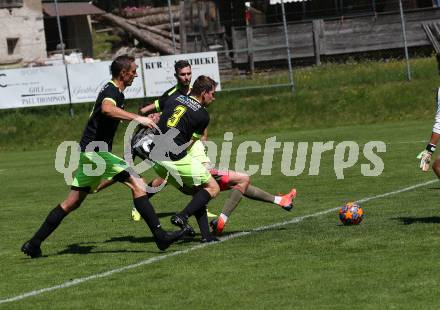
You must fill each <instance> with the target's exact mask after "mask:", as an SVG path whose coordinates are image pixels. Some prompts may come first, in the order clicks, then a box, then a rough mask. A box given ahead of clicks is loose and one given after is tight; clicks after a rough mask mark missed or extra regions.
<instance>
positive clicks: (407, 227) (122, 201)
mask: <svg viewBox="0 0 440 310" xmlns="http://www.w3.org/2000/svg"><path fill="white" fill-rule="evenodd" d="M431 126H432V123H431V121H430V120H424V121H406V120H405V121H401V122H384V123H381V124H365V125H346V126H338V125H336V126H333V127H328V128H318V129H295V130H288V129H280V130H277V129H275V130H273V131H270V130H268V129H266V130H264V132H262V131H258V130H256V132H254V133H244V134H243V135H240V136H238V135H237V136H236V138H235V139H234V146H233V151H234V150H236V149H237V146H238V144H239V143H240V142H241V141H244V140H256V141H259V142H260V143H261V144H264V140H265V139H267V138H268V137H271V136H276V137H277V140H278V141H294V142H300V141H302V142H313V141H322V142H326V141H335V144H336V143H338V142H340V141H355V142H357V143H358V144H359V145H360V147H361V150H362V148H363V145H364V144H365V143H366V142H368V141H372V140H380V141H384V142H385V143H386V144H387V151H386V153H380V154H379V156H380V157H381V158H382V160H383V162H384V171H383V173H382V174H381V175H380V176H377V177H365V176H363V175H362V174H361V164H368V163H369V162H368V160H366V159H365V157H364V156H363V155H362V153H361V154H360V156H359V161H358V162H357V164H356V165H354V166H353V167H351V168H348V169H346V170H345V171H344V175H345V178H344V179H342V180H337V179H336V176H335V172H334V158H333V156H334V150H333V151H328V152H326V153H324V154H323V157H322V160H321V166H320V173H319V175H318V176H309V175H308V173H307V172H308V168H309V164H310V159H309V158H308V160H307V162H306V169H305V172H304V173H303V174H301V175H299V176H297V177H286V176H284V175H283V174H282V173H281V168H280V161H281V152H276V153H275V159H274V165H273V167H272V175H270V176H261V175H260V174H259V173H257V174H256V175H254V176H252V182H253V184H255V185H257V186H260V187H262V188H264V189H266V190H268V191H270V192H274V193H276V192H279V191H281V192H286V191H287V190H289V188H290V187H291V186H295V187H296V188H297V189H298V197H297V200H296V208H295V209H294V210H293V211H292V212H290V213H289V212H285V211H284V210H281V209H280V208H279V207H276V206H273V205H269V204H264V203H261V202H255V201H251V200H243V201H242V202H241V204H240V206H239V207H238V208H237V210H236V211H235V213H234V214H233V215H232V217H231V219H230V222H229V223H228V226H227V228H226V232H225V235H224V237H225V240H224V242H221V243H217V244H210V245H209V246H200V243H199V242H198V237H196V239H195V240H185V241H184V242H179V243H178V244H175V245H172V246H171V247H170V248H169V249H168V250H167V251H166V252H160V251H158V250H157V248H156V246H155V244H154V242H153V241H152V239H151V234H150V232H149V231H148V229H147V227H146V225H145V224H144V223H142V222H133V221H132V220H131V218H130V211H131V202H130V194H129V192H128V190H126V189H125V188H124V187H123V186H122V185H115V186H113V187H112V188H110V189H108V190H106V191H104V192H102V193H100V194H98V195H94V196H90V197H89V198H88V200H87V201H86V202H85V203H84V205H83V206H82V207H81V208H80V209H78V210H77V211H76V212H74V213H73V214H71V215H70V216H69V217H67V218H66V219H65V220H64V222H63V223H62V224H61V226H60V227H59V228H58V229H57V231H56V232H55V233H54V234H53V235H52V236H50V237H49V238H48V240H47V241H46V242H45V243H44V244H43V247H42V249H43V254H44V257H42V258H41V259H35V260H32V259H29V258H27V257H25V256H24V255H23V254H22V253H21V252H20V251H19V249H20V246H21V244H22V243H23V242H24V241H25V240H27V239H28V238H29V237H30V236H31V235H32V234H33V233H34V231H35V230H36V229H37V228H38V227H39V225H40V224H41V222H42V220H43V219H44V217H45V216H46V215H47V213H48V211H49V210H51V209H52V208H53V207H55V205H56V204H57V203H58V202H59V201H60V200H62V199H63V198H64V197H65V195H66V193H67V191H68V187H67V186H65V185H63V183H64V180H63V176H62V175H61V174H59V173H58V172H56V171H55V169H54V156H55V150H56V147H55V146H54V147H49V148H48V149H45V150H43V149H36V150H32V151H27V152H21V151H14V150H10V151H4V152H2V154H1V157H0V180H1V184H2V186H1V187H0V196H1V197H2V201H1V210H2V212H1V213H0V224H1V225H0V235H1V245H0V259H1V278H2V281H1V283H0V300H1V302H3V301H4V300H5V299H8V298H13V297H17V296H19V298H23V299H20V300H16V301H11V302H8V303H2V304H0V307H1V308H4V309H21V308H23V309H28V308H32V309H49V308H52V309H72V308H84V309H125V308H135V309H144V308H148V309H213V308H215V309H268V308H273V309H324V308H325V309H435V308H437V307H438V302H439V296H440V290H439V288H438V279H439V277H440V268H439V267H440V263H439V260H438V250H439V248H440V237H439V236H440V226H439V223H440V215H439V214H440V211H439V209H438V195H437V194H438V192H439V190H440V184H438V183H436V182H435V183H431V184H427V185H424V186H420V187H417V188H413V189H411V190H403V189H405V188H408V187H411V186H414V185H419V184H423V183H425V182H428V181H431V180H434V179H435V177H434V175H433V173H432V172H428V173H422V172H421V171H420V170H419V168H418V161H417V160H416V159H415V156H416V155H417V153H418V152H419V151H421V150H422V149H423V148H424V146H425V143H426V142H424V141H426V139H427V138H428V135H429V134H430V130H431ZM216 141H217V142H221V140H216ZM119 151H120V150H119ZM309 152H310V150H309ZM261 156H262V155H261V153H249V154H248V164H261V160H262V158H261ZM309 156H310V153H309ZM231 168H234V165H231ZM146 176H147V178H149V177H150V176H152V174H151V173H150V172H148V173H147V174H146ZM395 191H397V192H395ZM393 192H394V193H393ZM380 194H387V195H385V196H383V197H376V198H375V196H377V195H380ZM226 198H227V193H222V194H221V195H220V196H219V197H218V198H217V199H215V200H213V201H211V203H210V211H213V212H218V211H219V210H220V209H221V206H222V204H223V202H224V201H225V199H226ZM364 198H371V200H369V201H367V202H364V203H362V207H363V209H364V211H365V213H366V215H365V218H364V221H363V222H362V223H361V224H360V225H358V226H350V227H346V226H341V225H339V224H338V216H337V211H336V210H333V211H329V210H331V209H334V208H336V207H338V206H341V205H343V204H344V203H345V202H346V201H349V200H359V199H364ZM186 201H188V198H187V197H184V196H182V195H181V194H180V193H178V192H177V191H176V190H174V189H173V188H166V189H165V190H164V191H163V193H161V194H159V195H157V196H156V197H154V198H153V199H152V202H153V204H154V206H155V207H156V210H157V212H159V214H160V216H161V220H162V223H163V225H164V226H165V227H166V228H169V229H172V228H173V227H172V226H171V224H170V223H169V217H170V215H171V214H173V213H174V212H175V211H177V210H180V209H181V208H182V207H183V206H184V205H185V203H186ZM318 212H322V214H318ZM286 221H290V222H291V223H290V224H285V225H280V226H275V227H273V228H270V229H259V228H260V227H263V226H267V225H272V224H277V223H283V222H286ZM192 223H193V224H194V225H195V222H192ZM255 229H257V230H255ZM241 232H247V233H244V234H240V233H241ZM228 238H230V239H228ZM138 263H139V266H135V265H136V264H138ZM126 266H130V267H129V268H128V269H125V270H124V269H123V268H124V267H126ZM121 268H122V269H121ZM112 271H118V272H115V273H112ZM106 272H110V273H109V274H105V273H106ZM87 277H90V278H89V279H87ZM76 279H81V280H77V281H78V283H77V284H76V285H73V286H68V285H70V284H69V283H72V282H71V281H76ZM65 286H68V287H65ZM51 287H53V288H54V289H53V290H51V291H47V292H38V290H41V289H45V288H51ZM29 292H33V293H36V295H35V296H29V297H26V296H25V295H23V294H26V293H29Z"/></svg>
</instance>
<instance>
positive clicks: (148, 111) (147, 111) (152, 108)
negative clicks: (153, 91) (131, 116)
mask: <svg viewBox="0 0 440 310" xmlns="http://www.w3.org/2000/svg"><path fill="white" fill-rule="evenodd" d="M155 112H157V109H156V105H155V104H154V103H150V104H148V105H146V106H145V107H142V108H140V109H139V114H141V115H148V114H151V113H155Z"/></svg>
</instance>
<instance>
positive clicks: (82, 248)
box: [55, 243, 145, 255]
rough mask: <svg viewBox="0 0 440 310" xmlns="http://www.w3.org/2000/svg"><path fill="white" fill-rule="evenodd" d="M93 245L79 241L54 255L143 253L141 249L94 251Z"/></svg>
mask: <svg viewBox="0 0 440 310" xmlns="http://www.w3.org/2000/svg"><path fill="white" fill-rule="evenodd" d="M95 248H96V246H95V245H81V244H79V243H74V244H69V245H68V246H67V248H66V249H64V250H62V251H60V252H58V253H56V254H55V255H65V254H82V255H84V254H100V253H143V252H145V251H141V250H139V251H138V250H105V251H94V249H95Z"/></svg>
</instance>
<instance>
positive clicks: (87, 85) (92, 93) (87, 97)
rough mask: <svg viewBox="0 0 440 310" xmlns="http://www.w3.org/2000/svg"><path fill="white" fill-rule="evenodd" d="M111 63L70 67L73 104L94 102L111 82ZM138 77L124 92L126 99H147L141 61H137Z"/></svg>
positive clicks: (104, 62)
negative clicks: (103, 88)
mask: <svg viewBox="0 0 440 310" xmlns="http://www.w3.org/2000/svg"><path fill="white" fill-rule="evenodd" d="M110 64H111V61H102V62H95V63H82V64H74V65H68V66H67V69H68V72H69V82H70V93H71V96H72V102H73V103H79V102H94V101H95V100H96V97H97V96H98V93H99V91H100V90H101V88H102V87H103V86H104V85H105V84H107V82H108V81H110V80H111V73H110ZM136 64H137V65H138V71H137V74H138V77H137V78H135V79H134V81H133V84H132V85H131V86H129V87H127V89H125V91H124V95H125V98H126V99H130V98H142V97H145V95H144V89H143V85H142V84H143V83H142V75H141V61H140V59H136Z"/></svg>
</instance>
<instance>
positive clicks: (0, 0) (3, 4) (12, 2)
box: [0, 0, 23, 9]
mask: <svg viewBox="0 0 440 310" xmlns="http://www.w3.org/2000/svg"><path fill="white" fill-rule="evenodd" d="M22 6H23V0H0V9H8V8H21V7H22Z"/></svg>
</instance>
